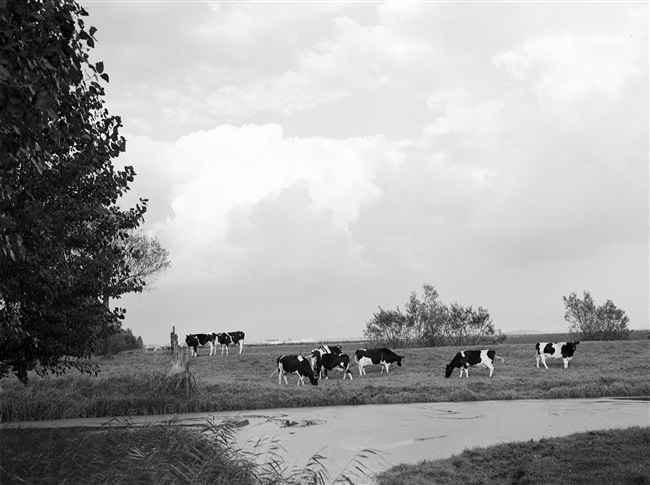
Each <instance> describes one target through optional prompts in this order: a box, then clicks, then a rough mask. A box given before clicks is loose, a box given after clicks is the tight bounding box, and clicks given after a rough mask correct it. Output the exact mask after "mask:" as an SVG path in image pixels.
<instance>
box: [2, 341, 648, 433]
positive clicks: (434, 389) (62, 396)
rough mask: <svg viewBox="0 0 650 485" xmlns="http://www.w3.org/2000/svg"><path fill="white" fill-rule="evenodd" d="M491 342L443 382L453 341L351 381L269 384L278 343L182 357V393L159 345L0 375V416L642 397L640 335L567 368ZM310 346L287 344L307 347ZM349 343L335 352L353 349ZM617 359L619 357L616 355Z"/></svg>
mask: <svg viewBox="0 0 650 485" xmlns="http://www.w3.org/2000/svg"><path fill="white" fill-rule="evenodd" d="M491 348H493V349H495V350H496V351H497V355H500V356H502V357H503V358H504V359H505V364H502V363H501V362H497V363H496V365H495V367H496V368H495V371H494V377H493V378H489V377H488V371H487V370H486V369H482V368H470V371H469V373H470V374H471V375H470V376H469V378H462V379H460V378H458V373H454V374H453V375H452V377H450V378H448V379H445V377H444V369H445V365H446V364H447V363H449V361H450V360H451V359H452V357H453V356H454V354H455V353H456V352H457V351H458V350H460V348H457V347H434V348H414V349H394V350H396V351H397V352H398V353H400V354H401V355H404V356H405V359H404V365H403V366H402V367H396V366H392V367H391V370H390V373H389V374H386V373H383V374H381V373H380V370H379V367H372V368H369V369H368V375H367V376H363V377H360V376H359V374H358V371H357V369H356V366H353V369H352V371H353V375H354V380H353V381H350V380H349V379H346V380H342V379H341V378H340V376H338V375H334V376H332V377H331V378H330V379H329V380H321V381H320V382H319V385H318V386H310V385H307V386H301V387H296V385H295V383H296V380H295V378H294V380H293V381H290V383H291V385H289V386H284V385H282V386H279V385H278V381H277V378H269V375H270V374H271V372H272V371H273V370H274V368H275V358H276V357H277V356H278V355H280V354H281V353H285V351H286V349H283V348H276V347H259V348H255V347H251V346H249V347H247V348H245V350H244V354H242V355H238V354H234V355H229V356H221V355H217V356H213V357H209V356H207V355H206V354H207V351H206V350H204V349H202V350H203V352H202V353H201V355H200V356H199V357H197V358H195V359H192V360H191V361H190V369H191V372H192V373H193V375H194V376H195V378H196V387H195V389H194V390H193V392H192V394H191V396H190V397H189V398H188V397H186V395H185V390H184V388H182V386H181V387H179V385H178V384H179V382H178V377H168V376H167V375H166V371H167V369H168V368H169V366H170V365H171V364H170V356H169V355H168V354H161V353H160V352H156V353H153V352H144V351H142V352H134V353H129V354H120V355H118V356H116V357H115V358H114V359H113V360H107V361H104V360H100V359H98V360H97V363H98V364H99V365H100V368H101V373H100V374H99V376H97V377H95V376H88V375H81V374H78V373H71V374H68V375H65V376H59V377H57V376H48V377H45V378H40V377H37V376H34V377H33V378H31V379H30V384H29V385H28V386H24V385H23V384H21V383H20V382H19V381H18V380H16V379H4V380H2V381H0V386H1V390H0V414H1V420H2V422H9V421H33V420H51V419H65V418H84V417H111V416H125V415H152V414H172V413H186V412H218V411H233V410H250V409H268V408H283V407H313V406H335V405H358V404H398V403H416V402H441V401H477V400H499V399H560V398H586V397H591V398H595V397H605V396H619V397H630V396H650V341H648V340H632V341H618V342H582V343H581V344H580V345H579V346H578V350H577V353H576V355H575V356H574V358H573V360H572V361H571V363H570V364H569V368H568V369H566V370H565V369H563V366H562V362H561V360H554V361H549V363H548V365H549V369H544V368H543V366H542V368H540V369H538V368H536V367H535V365H534V352H535V348H534V345H531V344H501V345H495V346H492V347H491ZM310 350H311V346H302V347H299V346H293V347H291V351H292V352H293V353H302V354H307V353H309V351H310ZM354 350H355V348H354V347H353V348H345V347H344V351H345V352H347V353H349V354H353V353H354ZM622 356H624V358H623V357H622Z"/></svg>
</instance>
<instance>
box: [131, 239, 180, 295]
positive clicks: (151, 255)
mask: <svg viewBox="0 0 650 485" xmlns="http://www.w3.org/2000/svg"><path fill="white" fill-rule="evenodd" d="M120 244H122V246H123V250H124V256H125V260H124V261H125V264H126V266H127V267H128V268H129V273H128V275H126V276H125V278H126V279H129V280H132V281H133V282H136V283H138V284H142V286H141V287H140V289H141V290H151V289H152V288H153V287H152V285H151V283H153V281H154V279H155V278H156V277H157V276H158V275H159V274H160V273H162V272H163V271H165V270H166V269H167V268H169V266H170V264H171V263H170V262H169V251H167V249H165V248H164V247H163V246H162V245H161V244H160V241H159V240H158V238H156V237H155V236H150V235H147V234H145V233H143V232H142V231H139V230H137V231H131V232H130V233H129V237H128V238H127V239H125V240H120Z"/></svg>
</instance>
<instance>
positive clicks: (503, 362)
mask: <svg viewBox="0 0 650 485" xmlns="http://www.w3.org/2000/svg"><path fill="white" fill-rule="evenodd" d="M494 358H495V359H501V363H502V364H505V363H506V361H505V360H503V357H499V356H498V355H495V356H494Z"/></svg>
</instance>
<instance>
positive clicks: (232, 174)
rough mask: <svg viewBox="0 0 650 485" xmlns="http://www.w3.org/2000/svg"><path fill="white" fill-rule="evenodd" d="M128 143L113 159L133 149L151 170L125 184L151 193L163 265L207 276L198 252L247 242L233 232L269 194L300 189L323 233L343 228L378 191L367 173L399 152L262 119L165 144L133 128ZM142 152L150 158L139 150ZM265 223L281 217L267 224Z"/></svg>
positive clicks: (219, 254) (220, 255)
mask: <svg viewBox="0 0 650 485" xmlns="http://www.w3.org/2000/svg"><path fill="white" fill-rule="evenodd" d="M129 145H130V146H131V145H133V147H132V151H130V153H131V154H132V155H130V156H129V155H127V156H126V157H125V160H123V161H122V163H123V164H128V163H129V162H131V161H135V160H134V159H133V158H131V159H130V157H134V158H135V159H137V161H138V162H139V163H138V164H137V165H138V166H139V167H140V168H138V169H137V170H138V171H142V172H143V173H144V174H145V175H146V174H151V175H152V178H151V179H148V178H146V177H145V178H146V180H148V181H151V180H156V181H157V185H156V186H153V185H149V186H148V187H147V186H146V185H145V186H142V187H140V186H138V185H134V192H135V191H136V190H137V192H140V191H141V190H147V189H148V190H151V191H152V192H153V193H154V195H155V199H156V201H155V202H153V201H152V204H153V211H154V212H155V213H156V214H159V215H160V214H165V216H164V217H162V218H158V217H157V218H155V221H156V222H155V223H154V224H153V226H152V228H153V230H154V231H155V232H156V234H158V236H159V237H160V238H161V239H163V240H164V241H167V242H168V244H169V245H170V250H171V257H172V260H175V261H178V262H179V264H178V265H175V267H176V268H177V269H172V271H171V272H172V273H174V274H173V275H172V276H173V277H174V278H177V277H181V276H184V277H186V278H190V277H196V276H197V275H203V276H204V277H211V276H213V275H214V274H213V268H212V266H211V265H210V264H206V261H208V260H211V259H215V260H216V262H215V267H216V266H220V265H221V263H222V260H223V259H225V257H224V254H226V253H227V252H228V251H230V250H231V249H232V250H233V252H234V253H237V252H238V251H241V250H242V248H246V247H248V246H247V245H242V244H241V243H240V242H238V241H240V239H241V237H239V238H238V237H235V235H236V234H241V233H242V231H243V230H244V228H245V227H246V224H253V222H252V221H253V219H254V214H256V213H257V212H259V211H260V210H261V209H260V207H263V205H264V201H268V200H275V198H277V197H279V195H280V194H283V193H284V192H283V191H285V190H288V189H290V188H292V187H300V188H301V193H304V196H305V198H304V199H301V204H302V205H304V207H303V210H304V211H308V212H312V213H313V214H314V216H317V215H318V214H323V213H326V214H328V217H327V221H328V222H327V225H328V227H329V230H330V231H331V232H332V233H333V234H338V233H340V234H349V227H350V224H351V223H353V222H354V221H356V220H357V219H358V218H359V214H360V211H361V210H362V208H363V207H364V206H367V205H369V204H372V203H374V202H375V201H376V200H378V199H379V198H381V197H382V190H381V189H380V188H379V187H378V186H377V185H376V184H375V181H374V178H375V174H376V172H377V170H379V169H380V168H381V167H382V166H384V165H387V164H396V163H400V160H401V154H400V153H399V151H398V150H396V149H395V148H394V147H391V146H390V145H389V143H388V142H387V140H386V138H385V137H381V136H376V137H353V138H349V139H345V140H335V139H328V138H324V137H311V138H298V137H289V138H285V137H284V136H283V133H282V129H281V128H280V127H279V126H277V125H272V124H268V125H263V126H258V125H244V126H241V127H235V126H231V125H223V126H220V127H217V128H215V129H213V130H210V131H205V132H196V133H192V134H190V135H188V136H185V137H182V138H181V139H179V140H178V141H177V142H175V143H173V144H169V143H162V142H154V141H152V140H151V139H149V138H145V137H141V138H137V137H136V138H134V139H132V140H131V141H130V142H129ZM145 152H146V153H149V154H151V157H147V158H140V154H141V153H145ZM154 173H155V176H153V174H154ZM136 184H137V182H136ZM296 184H297V185H296ZM290 193H292V192H290ZM133 195H135V194H133ZM287 197H288V196H283V197H280V198H279V199H278V201H285V200H287ZM150 198H152V199H153V198H154V196H152V197H150ZM288 200H292V199H290V198H289V199H288ZM163 201H164V202H163ZM305 201H308V204H307V203H306V202H305ZM127 202H130V201H127ZM277 203H279V202H277ZM259 204H262V206H260V205H259ZM160 206H162V207H160ZM269 214H272V213H271V212H269ZM269 217H270V215H269ZM258 222H261V221H260V220H259V219H258ZM274 222H278V223H280V222H281V221H280V220H278V221H274V220H270V221H269V224H273V223H274ZM289 229H290V231H289V232H287V233H285V234H284V235H283V236H284V237H286V238H287V239H294V238H298V240H299V241H300V240H301V239H300V238H301V235H300V234H294V233H293V232H291V231H294V230H296V231H297V229H298V228H297V226H292V227H290V228H289ZM348 237H349V235H348ZM231 246H232V248H231ZM309 246H310V247H311V246H313V244H312V243H309ZM176 272H182V273H183V275H179V274H176Z"/></svg>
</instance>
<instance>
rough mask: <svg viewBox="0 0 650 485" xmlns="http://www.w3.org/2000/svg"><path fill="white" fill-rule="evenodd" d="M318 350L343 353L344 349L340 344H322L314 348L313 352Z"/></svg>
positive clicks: (323, 352) (325, 352)
mask: <svg viewBox="0 0 650 485" xmlns="http://www.w3.org/2000/svg"><path fill="white" fill-rule="evenodd" d="M316 351H319V352H320V353H321V354H337V355H341V354H342V353H343V349H342V348H341V346H340V345H321V346H320V347H318V348H317V349H314V350H312V351H311V353H312V354H313V353H314V352H316Z"/></svg>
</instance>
